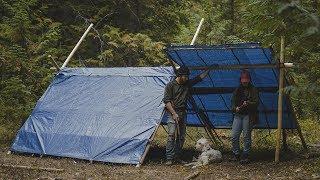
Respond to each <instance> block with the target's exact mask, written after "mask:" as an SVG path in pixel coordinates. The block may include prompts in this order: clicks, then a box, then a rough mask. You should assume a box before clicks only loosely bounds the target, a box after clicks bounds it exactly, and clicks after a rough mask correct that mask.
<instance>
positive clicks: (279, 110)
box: [275, 36, 284, 162]
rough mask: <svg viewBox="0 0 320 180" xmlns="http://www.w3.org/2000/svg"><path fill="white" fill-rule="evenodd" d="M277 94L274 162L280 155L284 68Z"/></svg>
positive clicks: (281, 51) (282, 45) (282, 59)
mask: <svg viewBox="0 0 320 180" xmlns="http://www.w3.org/2000/svg"><path fill="white" fill-rule="evenodd" d="M283 62H284V36H281V49H280V63H283ZM279 71H280V73H279V96H278V129H277V144H276V152H275V162H279V157H280V138H281V130H282V102H283V80H284V69H283V68H280V69H279Z"/></svg>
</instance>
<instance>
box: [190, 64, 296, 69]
mask: <svg viewBox="0 0 320 180" xmlns="http://www.w3.org/2000/svg"><path fill="white" fill-rule="evenodd" d="M291 67H293V63H279V64H275V63H273V64H228V65H214V66H192V67H188V68H189V69H190V70H207V69H209V70H233V69H235V70H237V69H270V68H291Z"/></svg>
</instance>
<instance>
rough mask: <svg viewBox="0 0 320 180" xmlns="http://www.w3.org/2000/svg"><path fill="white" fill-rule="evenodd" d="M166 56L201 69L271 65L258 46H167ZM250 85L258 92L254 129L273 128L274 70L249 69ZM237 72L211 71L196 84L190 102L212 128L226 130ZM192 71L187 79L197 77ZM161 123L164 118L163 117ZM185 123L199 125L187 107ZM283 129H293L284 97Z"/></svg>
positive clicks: (267, 52) (275, 102)
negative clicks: (192, 102) (202, 111)
mask: <svg viewBox="0 0 320 180" xmlns="http://www.w3.org/2000/svg"><path fill="white" fill-rule="evenodd" d="M166 53H167V55H168V57H169V59H170V60H172V61H174V62H175V63H177V64H178V65H180V66H187V67H190V68H192V67H203V66H217V65H236V64H239V65H243V64H271V63H275V60H274V59H273V57H272V50H271V49H270V48H263V47H261V46H260V44H258V43H242V44H230V45H218V46H170V47H167V49H166ZM249 71H250V74H251V77H252V83H253V85H254V86H255V87H257V88H258V90H259V92H260V93H259V96H260V105H259V124H258V125H257V127H256V128H276V127H277V109H278V74H279V70H278V69H275V68H274V69H250V70H249ZM240 72H241V70H212V71H210V74H209V76H208V77H207V78H205V79H204V80H203V81H202V82H200V83H198V84H197V85H196V86H195V88H194V92H193V95H192V96H193V99H194V100H195V101H196V104H197V106H198V107H199V108H201V109H203V110H204V111H205V113H206V114H207V116H208V118H209V119H210V121H211V122H212V124H213V125H214V126H215V127H216V128H230V127H231V125H232V119H233V115H232V113H231V110H230V106H231V96H232V92H233V91H234V90H235V88H236V87H238V86H239V78H240ZM200 73H201V70H192V71H191V76H190V78H193V77H195V76H196V75H198V74H200ZM163 121H164V122H165V121H166V117H164V120H163ZM187 121H188V124H189V125H194V126H201V123H200V121H199V119H198V117H197V115H196V113H195V111H194V110H192V108H191V106H190V105H189V110H188V120H187ZM283 128H288V129H290V128H296V123H295V121H294V116H293V113H292V107H291V104H290V102H289V99H288V98H287V97H285V98H284V103H283Z"/></svg>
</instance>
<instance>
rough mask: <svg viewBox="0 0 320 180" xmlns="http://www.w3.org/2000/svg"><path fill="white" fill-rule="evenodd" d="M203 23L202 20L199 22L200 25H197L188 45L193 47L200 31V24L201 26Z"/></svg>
mask: <svg viewBox="0 0 320 180" xmlns="http://www.w3.org/2000/svg"><path fill="white" fill-rule="evenodd" d="M203 21H204V18H202V19H201V21H200V23H199V25H198V28H197V31H196V33H195V34H194V36H193V38H192V41H191V43H190V45H194V43H195V42H196V40H197V37H198V35H199V32H200V29H201V26H202V24H203Z"/></svg>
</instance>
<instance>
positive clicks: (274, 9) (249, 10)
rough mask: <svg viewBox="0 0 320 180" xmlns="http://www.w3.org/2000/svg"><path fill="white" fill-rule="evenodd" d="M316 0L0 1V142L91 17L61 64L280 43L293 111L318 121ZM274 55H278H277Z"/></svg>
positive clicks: (157, 61) (109, 63)
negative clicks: (177, 47)
mask: <svg viewBox="0 0 320 180" xmlns="http://www.w3.org/2000/svg"><path fill="white" fill-rule="evenodd" d="M319 6H320V5H319V2H318V1H315V0H306V1H294V0H281V1H273V0H237V1H235V0H217V1H208V0H197V1H195V0H191V1H186V0H179V1H171V0H160V1H158V0H131V1H129V0H120V1H115V0H95V1H75V0H65V1H63V2H62V1H49V0H43V1H39V0H29V1H22V0H10V1H9V0H0V65H1V66H0V70H1V71H0V76H1V83H0V95H1V96H0V108H1V111H0V124H1V126H0V140H1V141H3V140H5V141H6V142H7V141H8V140H11V138H12V137H13V135H14V134H15V132H16V130H17V129H18V128H19V125H20V124H21V123H22V122H24V120H25V119H26V118H27V116H28V114H30V112H31V110H32V108H33V107H34V104H35V102H36V100H37V99H38V98H39V97H40V96H41V95H42V94H43V92H44V91H45V89H46V88H47V86H48V84H49V82H50V81H51V79H52V77H53V73H54V72H53V71H52V70H51V69H52V67H53V64H52V62H51V59H50V57H52V58H53V59H55V60H56V61H57V62H58V64H59V65H62V63H63V62H64V60H65V59H66V58H67V56H68V53H69V52H70V51H71V50H72V49H73V47H74V45H75V44H76V43H77V41H78V39H79V38H80V37H81V35H82V33H83V32H84V30H85V29H86V28H87V26H88V24H89V23H90V22H92V23H94V24H95V26H94V30H93V31H91V32H90V33H89V34H88V36H87V37H86V39H85V41H83V43H82V44H81V46H80V49H78V51H77V52H76V54H75V55H74V57H73V59H72V61H71V62H70V63H69V65H68V66H70V67H73V66H87V67H113V66H161V65H168V61H167V59H166V57H165V55H164V52H163V48H164V47H165V45H167V44H170V43H173V44H189V43H190V42H191V40H192V37H193V34H194V32H195V31H196V28H197V26H198V23H199V22H200V19H201V18H202V17H204V18H205V22H204V24H203V28H202V30H201V31H200V34H199V36H198V39H197V42H196V44H221V43H234V42H248V41H259V42H261V43H262V44H263V45H264V46H269V45H273V48H274V50H275V54H276V55H277V54H278V53H279V52H278V50H279V49H280V48H279V46H280V36H285V44H286V49H285V50H286V55H285V57H286V60H285V61H287V62H293V63H294V64H295V66H296V68H294V69H292V70H290V71H288V74H290V75H291V76H292V77H293V79H294V81H295V84H293V85H292V86H290V87H288V88H287V92H288V93H290V94H291V97H292V99H293V102H294V105H295V108H296V109H297V110H298V114H299V117H301V118H305V117H310V118H313V119H318V120H319V119H320V118H319V117H320V106H319V104H320V103H319V102H320V97H319V94H320V91H319V85H320V81H319V79H320V78H319V77H320V71H319V69H320V67H319V64H320V63H319V59H320V54H319V52H320V44H319V43H320V36H319V34H320V20H319V9H320V7H319ZM276 58H278V56H276Z"/></svg>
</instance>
